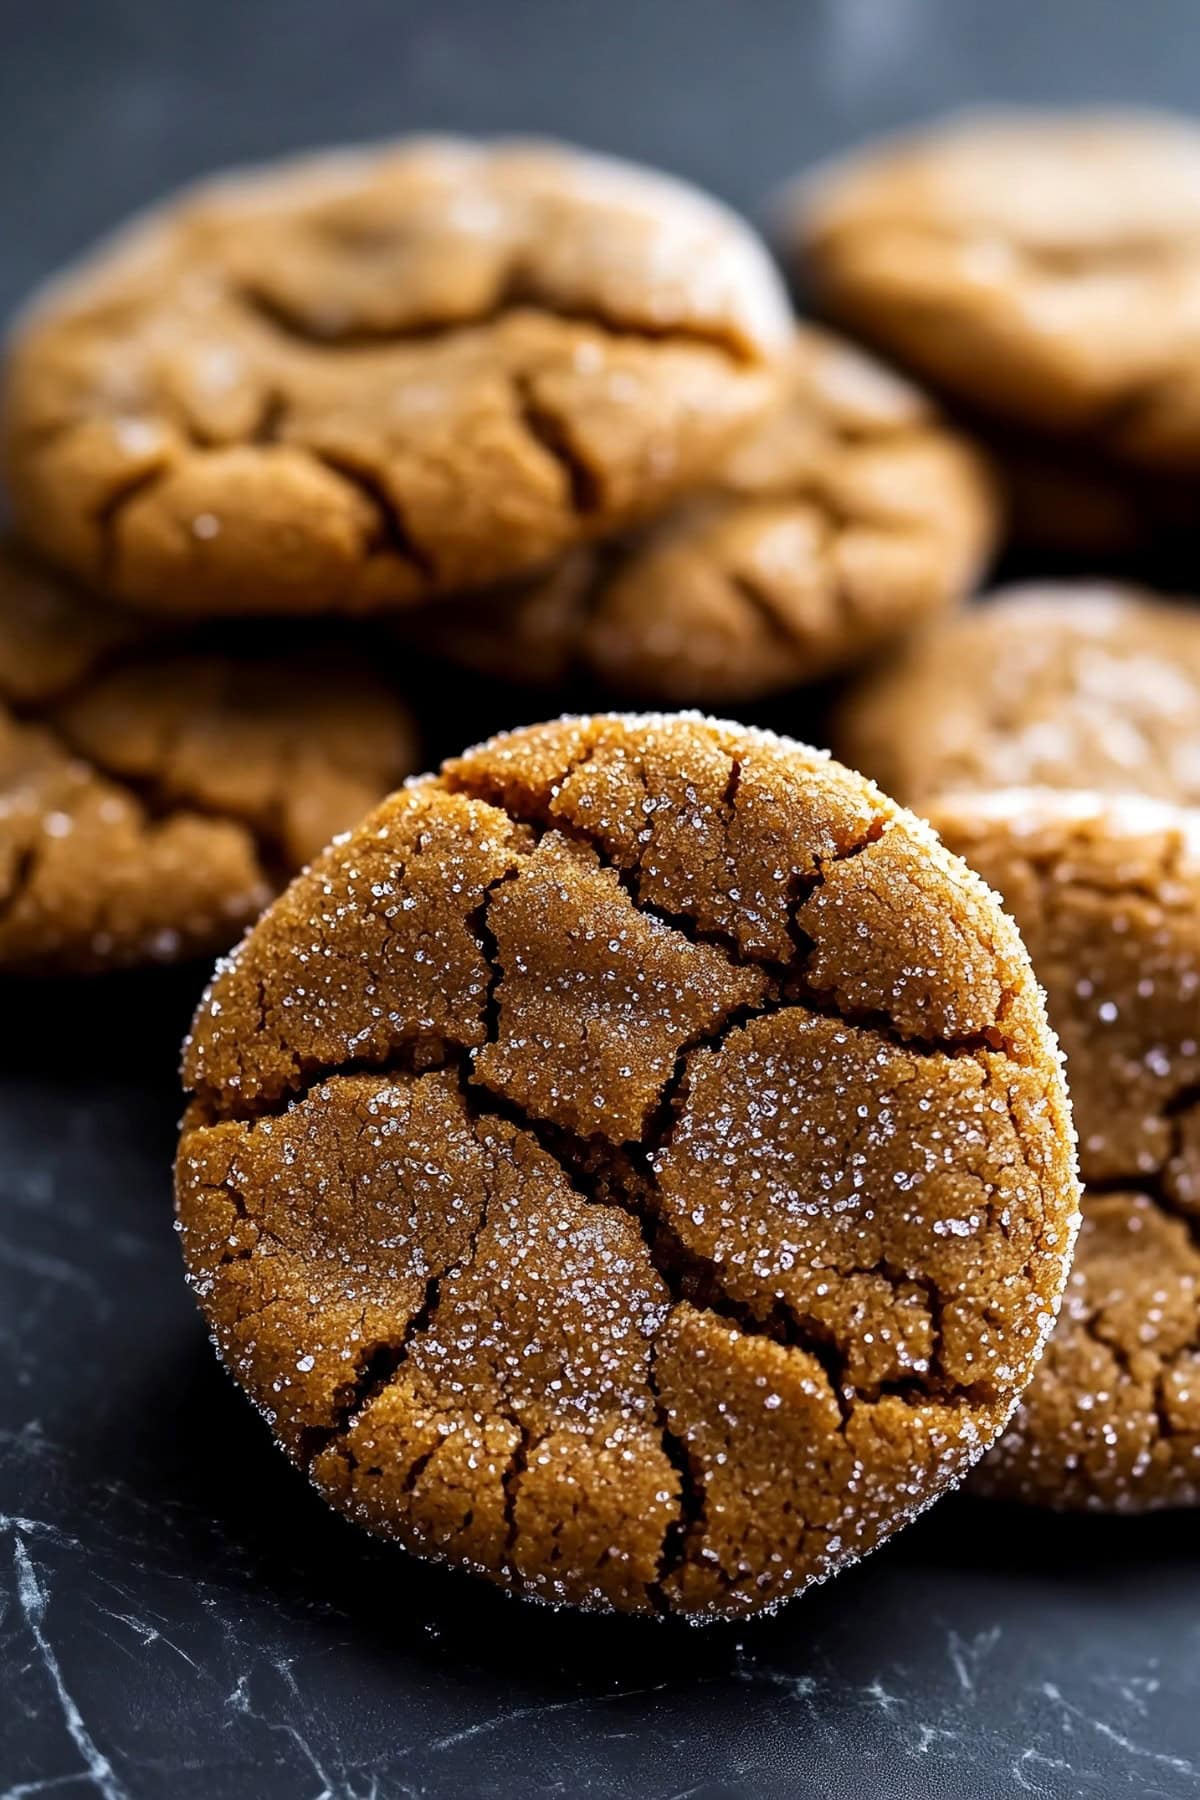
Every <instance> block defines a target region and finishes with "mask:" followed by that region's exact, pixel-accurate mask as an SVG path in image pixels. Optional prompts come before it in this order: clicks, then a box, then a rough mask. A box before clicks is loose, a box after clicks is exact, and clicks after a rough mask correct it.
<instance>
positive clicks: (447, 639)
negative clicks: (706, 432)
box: [411, 326, 998, 704]
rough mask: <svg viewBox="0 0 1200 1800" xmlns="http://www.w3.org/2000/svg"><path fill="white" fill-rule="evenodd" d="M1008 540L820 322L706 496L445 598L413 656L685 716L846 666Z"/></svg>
mask: <svg viewBox="0 0 1200 1800" xmlns="http://www.w3.org/2000/svg"><path fill="white" fill-rule="evenodd" d="M997 531H998V520H997V516H996V504H995V496H994V492H993V487H992V484H991V481H990V478H989V475H988V473H987V471H986V470H985V468H984V465H983V462H982V460H981V458H980V457H979V456H978V455H976V454H975V452H974V451H973V450H971V449H970V448H969V447H968V445H967V444H966V442H965V441H964V440H962V439H961V438H958V437H956V436H955V435H954V434H953V433H952V432H950V431H948V430H947V429H946V428H945V426H944V425H942V423H941V422H940V420H939V419H938V417H937V414H936V413H935V411H934V410H933V408H932V407H931V406H930V405H929V404H928V403H927V401H926V400H925V399H924V398H923V397H922V396H921V395H920V394H919V393H918V392H917V391H916V390H915V389H914V388H912V387H910V386H909V384H908V383H907V382H904V381H900V380H898V379H897V378H896V377H895V376H893V375H891V374H890V373H888V372H887V371H886V370H885V369H883V368H881V367H880V365H879V364H878V363H875V362H873V361H872V360H870V359H869V358H867V357H865V356H862V355H860V353H859V352H858V351H856V350H854V349H852V348H851V347H850V346H848V345H845V344H842V343H839V342H838V340H837V339H836V338H833V337H830V336H829V335H828V334H827V333H825V332H822V331H818V330H816V329H815V328H813V327H811V326H802V327H801V328H800V330H799V332H798V334H797V336H796V339H795V341H794V343H793V345H792V349H791V352H790V354H789V355H788V357H787V358H786V360H785V362H784V363H783V365H782V368H781V370H780V373H779V375H778V377H777V382H776V395H775V399H774V402H773V404H772V406H771V408H770V410H769V412H768V413H767V414H766V415H765V417H764V418H763V420H762V421H761V423H760V424H759V425H758V426H757V427H756V428H754V430H752V431H751V432H750V434H749V435H748V436H746V437H745V438H744V439H743V440H742V441H741V443H739V444H738V445H737V447H736V448H735V449H734V450H733V451H732V453H731V454H730V455H729V456H728V457H727V458H726V459H725V462H724V463H723V465H722V467H721V469H720V470H719V472H718V475H717V478H716V480H715V481H714V482H713V483H711V484H710V486H709V489H708V491H707V492H706V493H705V494H703V495H701V496H698V497H695V498H693V499H691V500H689V501H687V502H685V503H684V504H683V505H682V506H680V507H679V508H677V509H676V510H675V511H674V512H673V513H671V514H669V515H668V517H667V518H665V519H664V520H662V521H660V522H658V523H656V524H654V525H651V526H649V527H648V528H647V529H646V530H644V531H643V532H641V533H640V534H638V535H637V536H635V537H633V538H632V539H631V540H630V539H627V540H626V541H625V542H623V543H621V544H619V545H614V546H609V547H606V548H603V549H592V550H590V551H584V552H581V553H579V554H577V555H576V556H575V557H574V558H573V559H568V560H567V561H566V562H564V563H562V564H560V565H559V566H558V567H557V568H555V569H553V570H552V571H551V572H550V573H549V574H547V575H546V576H544V577H542V578H541V579H539V580H536V581H533V582H530V583H527V584H525V585H524V586H522V587H521V588H520V589H519V590H518V591H517V592H516V593H514V594H509V595H503V596H498V595H494V594H490V595H487V594H485V595H481V596H478V597H477V598H475V599H472V600H467V601H464V602H462V603H460V604H458V605H445V604H439V605H437V606H434V607H431V608H429V609H428V611H427V612H425V613H424V614H422V615H419V616H418V617H415V618H414V619H413V621H412V627H411V629H412V631H413V633H414V634H415V635H416V637H417V640H418V641H419V642H423V643H425V644H426V645H427V646H429V647H430V648H433V649H435V650H437V651H438V652H439V653H441V654H443V655H446V656H449V657H451V658H452V659H454V660H456V661H459V662H463V663H466V664H468V665H469V666H473V667H475V668H477V669H480V670H482V671H483V672H484V673H486V674H494V675H498V676H500V677H501V678H504V679H515V680H523V681H526V682H530V681H533V682H537V681H542V682H557V681H561V680H563V679H564V678H565V677H566V676H568V675H570V674H572V673H580V674H582V675H584V676H585V677H588V678H590V679H591V680H592V681H594V682H595V683H596V684H597V685H598V686H600V687H601V688H603V689H606V690H608V691H610V692H618V693H622V694H629V695H636V696H638V697H640V698H642V699H651V700H661V701H666V702H670V703H672V704H679V703H682V702H688V701H705V702H718V701H719V702H728V701H734V700H752V699H755V698H757V697H758V696H761V695H764V694H767V693H771V692H774V691H776V690H778V689H781V688H785V687H790V686H793V685H795V684H796V683H798V682H805V681H814V680H817V679H819V678H821V677H823V676H825V675H828V674H831V673H833V672H834V671H836V670H838V669H841V668H845V667H847V666H849V665H851V664H853V663H855V662H858V661H861V660H862V659H863V657H865V656H867V655H869V654H870V652H871V651H872V650H874V649H876V648H878V647H879V646H880V645H881V644H884V643H886V642H889V641H890V640H891V639H893V638H895V637H898V636H900V635H902V634H903V633H904V632H905V631H907V630H909V629H911V628H912V626H913V625H915V624H917V623H919V622H920V621H922V620H924V619H927V618H929V617H930V616H931V615H933V614H936V613H938V612H941V611H943V610H944V609H945V608H947V607H949V606H951V605H953V604H954V603H955V602H956V601H958V600H960V599H961V598H962V597H963V596H964V595H965V594H967V593H969V592H970V591H971V589H972V588H973V587H974V586H975V583H976V581H977V580H978V577H979V575H980V573H981V571H982V569H983V567H984V565H985V564H986V562H987V561H988V559H989V557H990V554H991V551H992V548H993V546H994V543H995V539H996V535H997Z"/></svg>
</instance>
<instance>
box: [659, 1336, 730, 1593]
mask: <svg viewBox="0 0 1200 1800" xmlns="http://www.w3.org/2000/svg"><path fill="white" fill-rule="evenodd" d="M646 1384H647V1386H648V1387H649V1389H650V1393H651V1395H652V1396H653V1399H654V1422H655V1428H656V1430H657V1431H658V1435H659V1442H660V1444H661V1446H662V1453H663V1455H664V1457H665V1458H666V1460H667V1462H668V1463H669V1464H670V1466H671V1467H672V1469H674V1471H675V1475H676V1478H677V1480H678V1482H679V1510H678V1512H677V1514H676V1516H675V1518H674V1519H673V1520H672V1521H671V1522H670V1523H669V1524H668V1526H667V1528H666V1530H665V1531H664V1533H663V1538H662V1543H661V1544H660V1546H659V1551H658V1561H657V1564H656V1567H655V1574H654V1579H653V1581H651V1582H649V1583H647V1586H646V1598H647V1599H648V1600H649V1602H650V1604H651V1606H653V1607H654V1609H655V1611H656V1612H659V1613H663V1614H668V1613H670V1612H671V1610H672V1608H671V1604H670V1601H669V1599H668V1597H667V1591H666V1590H667V1584H668V1583H669V1582H670V1581H671V1580H672V1578H673V1577H676V1576H678V1575H680V1574H681V1573H682V1572H683V1570H684V1569H685V1568H686V1567H687V1566H688V1564H689V1563H694V1562H695V1561H696V1560H697V1558H696V1556H695V1555H694V1554H693V1552H694V1550H695V1548H696V1547H697V1546H698V1545H702V1544H703V1541H704V1535H705V1532H706V1530H707V1528H708V1488H707V1485H706V1482H705V1478H704V1469H703V1467H702V1465H701V1463H700V1461H699V1458H697V1457H695V1456H693V1455H692V1451H691V1446H690V1445H689V1443H688V1440H687V1437H686V1436H680V1435H679V1433H678V1432H676V1431H673V1430H672V1429H671V1421H670V1414H669V1411H668V1408H667V1405H666V1402H665V1400H664V1399H663V1397H662V1394H661V1392H660V1391H659V1386H658V1346H657V1345H655V1347H654V1349H653V1350H652V1352H651V1356H650V1368H649V1372H648V1374H647V1377H646ZM705 1562H706V1566H711V1568H712V1570H713V1572H714V1573H715V1574H716V1575H717V1576H718V1578H719V1579H720V1580H722V1581H724V1582H725V1583H726V1584H727V1585H728V1584H729V1577H728V1576H727V1575H726V1573H725V1570H724V1569H723V1568H722V1566H721V1564H720V1561H719V1559H717V1560H715V1561H713V1562H712V1563H711V1564H709V1563H708V1559H707V1558H706V1559H705Z"/></svg>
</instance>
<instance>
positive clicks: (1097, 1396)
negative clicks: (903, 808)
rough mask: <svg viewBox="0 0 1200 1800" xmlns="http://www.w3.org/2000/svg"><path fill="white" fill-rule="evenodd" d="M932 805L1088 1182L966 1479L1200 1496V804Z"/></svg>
mask: <svg viewBox="0 0 1200 1800" xmlns="http://www.w3.org/2000/svg"><path fill="white" fill-rule="evenodd" d="M931 816H932V818H933V822H934V824H935V825H936V826H937V828H938V830H939V831H940V832H941V834H942V837H943V839H944V841H945V842H946V843H947V844H948V845H949V846H950V847H951V848H952V849H953V850H955V851H957V852H958V853H959V854H960V855H962V856H964V857H965V858H966V859H967V860H968V861H969V862H970V863H971V865H972V867H973V868H976V869H978V871H979V873H980V874H981V875H982V876H983V877H984V879H985V880H986V881H988V882H989V883H990V884H991V885H992V886H993V887H995V888H996V889H997V890H998V891H999V893H1000V894H1001V895H1002V896H1003V899H1004V902H1005V905H1006V906H1007V907H1008V909H1009V911H1010V912H1011V913H1012V915H1013V917H1014V918H1015V919H1016V921H1017V924H1018V926H1019V927H1020V930H1021V933H1022V935H1023V937H1024V939H1025V942H1026V944H1027V946H1028V948H1029V952H1030V955H1031V956H1032V958H1033V964H1034V968H1035V969H1036V970H1037V974H1038V977H1039V979H1040V980H1041V981H1042V982H1043V983H1044V984H1045V987H1046V994H1047V1003H1048V1006H1049V1010H1050V1018H1051V1021H1052V1023H1053V1024H1054V1027H1055V1029H1056V1030H1057V1032H1058V1035H1059V1038H1060V1040H1061V1042H1062V1046H1063V1049H1064V1051H1065V1052H1066V1057H1067V1077H1068V1081H1069V1083H1070V1088H1071V1099H1072V1104H1073V1106H1074V1111H1075V1121H1076V1125H1077V1126H1078V1130H1079V1163H1080V1171H1081V1173H1082V1175H1083V1177H1084V1182H1085V1193H1084V1202H1083V1210H1084V1230H1083V1233H1082V1235H1081V1237H1080V1242H1079V1249H1078V1253H1077V1256H1076V1262H1075V1269H1074V1273H1073V1275H1072V1277H1071V1282H1070V1286H1069V1287H1068V1290H1067V1298H1066V1301H1065V1303H1064V1309H1063V1313H1062V1316H1061V1318H1060V1320H1059V1323H1058V1326H1057V1328H1056V1329H1055V1332H1054V1335H1053V1337H1052V1339H1051V1341H1050V1345H1049V1347H1048V1349H1047V1351H1046V1355H1045V1358H1044V1359H1043V1361H1042V1363H1041V1364H1040V1365H1039V1368H1038V1371H1037V1374H1036V1375H1035V1377H1034V1380H1033V1384H1032V1386H1031V1388H1030V1391H1029V1393H1028V1394H1027V1395H1026V1396H1025V1398H1024V1400H1023V1401H1022V1403H1021V1406H1020V1407H1019V1409H1018V1411H1017V1414H1016V1417H1015V1420H1014V1423H1013V1426H1012V1427H1011V1429H1010V1431H1009V1433H1008V1435H1007V1436H1006V1438H1005V1439H1004V1442H1003V1444H1002V1446H1001V1447H999V1448H998V1449H997V1450H996V1451H995V1452H994V1453H993V1455H992V1456H991V1457H990V1458H989V1459H988V1460H987V1462H986V1463H985V1464H984V1465H983V1467H982V1468H981V1470H980V1471H979V1474H978V1477H977V1482H976V1484H977V1486H979V1487H980V1488H982V1489H984V1490H985V1491H987V1492H989V1493H993V1494H997V1495H1002V1496H1005V1497H1008V1498H1013V1499H1021V1500H1032V1501H1037V1502H1038V1503H1040V1504H1043V1505H1048V1506H1056V1507H1063V1508H1078V1507H1088V1508H1094V1509H1097V1510H1101V1511H1140V1510H1143V1509H1146V1508H1149V1507H1156V1506H1171V1505H1182V1504H1185V1503H1186V1504H1191V1505H1197V1504H1200V1287H1198V1285H1197V1276H1198V1275H1200V813H1196V812H1190V811H1186V810H1184V809H1181V808H1176V807H1171V806H1165V805H1163V804H1160V803H1157V802H1153V801H1147V800H1143V799H1139V798H1136V797H1131V796H1125V797H1115V796H1113V797H1103V796H1100V795H1089V794H1082V793H1080V794H1054V793H1049V792H1047V791H1045V790H1041V791H1028V792H1020V791H1009V792H998V793H996V794H993V795H990V796H988V795H978V794H970V795H964V796H962V797H948V798H946V799H944V800H941V801H938V802H935V803H934V805H933V807H932V809H931Z"/></svg>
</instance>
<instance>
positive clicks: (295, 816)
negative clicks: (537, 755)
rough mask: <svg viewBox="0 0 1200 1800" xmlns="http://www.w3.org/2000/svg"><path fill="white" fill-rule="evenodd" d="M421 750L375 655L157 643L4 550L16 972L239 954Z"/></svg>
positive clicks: (7, 944)
mask: <svg viewBox="0 0 1200 1800" xmlns="http://www.w3.org/2000/svg"><path fill="white" fill-rule="evenodd" d="M415 756H416V747H415V742H414V737H413V731H412V725H411V721H410V719H409V715H408V713H407V710H406V709H405V707H404V706H403V705H402V704H401V702H400V701H399V700H398V699H397V698H396V695H395V694H394V692H393V691H392V690H391V689H390V688H389V687H388V686H386V685H385V684H384V683H382V682H381V681H379V680H377V679H376V677H375V676H374V675H372V673H371V672H370V670H369V669H367V668H366V667H365V666H364V665H362V664H360V663H359V662H358V661H357V659H354V658H350V657H347V656H345V655H343V654H342V653H341V652H340V651H338V650H336V649H335V650H333V651H332V652H331V651H330V650H329V649H328V647H325V648H323V649H322V650H321V651H320V653H319V654H318V653H316V652H314V653H313V654H309V655H306V654H304V653H303V652H302V651H299V650H284V651H282V652H280V651H278V650H270V651H269V652H268V653H267V654H265V655H263V656H261V657H259V656H255V655H253V654H251V653H250V652H249V651H244V652H241V653H239V652H238V651H236V650H234V651H226V650H221V651H214V650H212V649H211V648H204V647H203V646H202V645H200V644H198V643H194V642H190V641H189V642H188V643H186V644H185V643H184V642H183V641H179V642H178V643H175V644H172V643H171V642H170V641H168V640H166V639H160V640H157V641H156V639H155V637H154V635H153V634H152V633H150V632H148V631H147V629H146V627H145V626H144V625H143V624H140V623H139V622H137V621H135V620H134V619H132V618H130V617H128V616H122V615H119V614H116V613H113V612H111V611H108V610H104V609H101V608H100V607H98V606H97V605H96V603H95V602H93V600H92V599H91V598H90V596H85V595H83V594H81V593H79V592H78V591H77V590H75V589H74V588H72V587H70V586H68V585H67V584H66V583H65V582H63V581H61V580H60V579H59V578H58V577H57V576H53V575H50V574H48V573H47V572H46V571H45V570H44V569H43V568H41V567H38V566H35V565H34V564H32V563H30V562H28V561H27V560H26V559H25V558H24V557H22V556H20V555H19V554H18V553H16V552H15V551H13V550H11V549H8V548H0V970H4V971H9V972H18V973H35V972H36V973H57V972H68V971H86V970H92V969H102V968H107V967H111V966H115V965H120V964H130V963H140V962H148V961H164V962H170V961H175V960H177V959H179V958H182V957H186V956H189V955H200V954H203V953H206V952H211V951H214V950H222V949H225V948H226V947H227V946H228V945H229V944H230V943H232V942H233V940H234V939H235V938H236V937H237V935H238V934H239V932H240V931H242V930H243V929H244V928H245V926H246V925H248V924H249V923H250V921H251V920H252V919H253V918H254V917H255V916H256V915H257V914H258V913H259V912H260V911H261V910H262V908H263V906H264V905H265V904H266V903H267V901H268V900H269V899H270V897H271V895H272V894H273V893H274V892H276V891H277V889H278V888H279V887H280V886H281V885H282V883H283V882H284V881H286V880H287V879H288V878H289V877H290V876H291V875H292V874H294V873H295V871H296V870H297V869H298V868H300V867H301V865H302V864H303V863H305V862H306V861H308V860H309V859H310V858H311V857H313V856H315V855H316V853H317V851H318V850H320V849H321V848H322V847H323V846H324V845H325V844H326V843H327V842H328V840H329V839H330V838H331V837H332V836H333V834H334V833H335V832H336V831H340V830H342V829H344V828H345V827H346V826H348V825H351V824H353V823H354V821H355V820H356V819H358V818H360V817H361V816H362V814H363V812H364V811H365V810H366V809H367V808H368V807H369V806H371V805H372V804H374V803H375V802H376V801H377V800H378V799H379V798H380V796H381V795H382V794H384V793H386V792H387V790H388V789H389V788H390V787H393V786H394V785H395V784H396V783H397V782H398V781H400V780H401V779H402V778H403V777H404V776H405V775H406V774H408V773H410V772H411V770H412V767H413V763H414V760H415Z"/></svg>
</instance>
